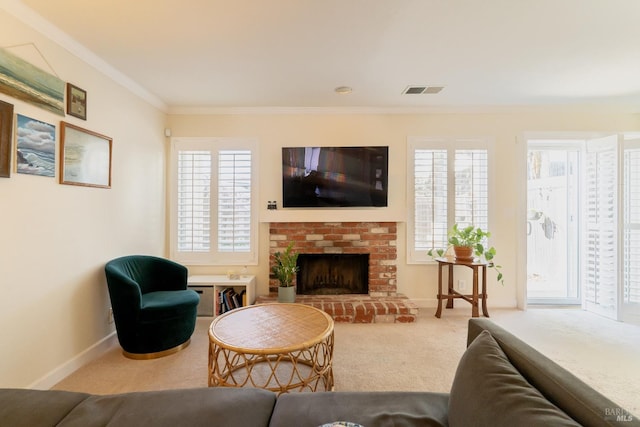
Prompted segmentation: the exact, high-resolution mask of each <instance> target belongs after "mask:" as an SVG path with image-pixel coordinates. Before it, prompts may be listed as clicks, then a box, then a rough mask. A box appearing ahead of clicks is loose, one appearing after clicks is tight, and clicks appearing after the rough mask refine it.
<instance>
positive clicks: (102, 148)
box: [60, 122, 113, 188]
mask: <svg viewBox="0 0 640 427" xmlns="http://www.w3.org/2000/svg"><path fill="white" fill-rule="evenodd" d="M60 133H61V138H60V139H61V144H60V184H69V185H83V186H86V187H101V188H111V144H112V142H113V140H112V139H111V138H110V137H108V136H104V135H100V134H99V133H96V132H92V131H90V130H87V129H82V128H81V127H78V126H74V125H72V124H70V123H66V122H60Z"/></svg>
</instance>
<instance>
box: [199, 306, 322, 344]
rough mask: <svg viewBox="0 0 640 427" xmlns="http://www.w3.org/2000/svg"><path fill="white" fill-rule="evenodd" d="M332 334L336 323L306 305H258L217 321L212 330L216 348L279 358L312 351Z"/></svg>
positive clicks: (217, 318)
mask: <svg viewBox="0 0 640 427" xmlns="http://www.w3.org/2000/svg"><path fill="white" fill-rule="evenodd" d="M332 331H333V319H332V318H331V316H329V315H328V314H327V313H325V312H324V311H322V310H319V309H317V308H314V307H311V306H308V305H303V304H283V303H273V304H259V305H252V306H247V307H241V308H236V309H234V310H232V311H229V312H227V313H225V314H223V315H220V316H218V317H216V318H215V319H214V320H213V322H212V323H211V327H210V329H209V336H210V338H211V339H212V340H213V341H215V342H216V344H218V345H220V346H222V347H225V348H228V349H231V350H241V351H243V352H250V353H254V354H278V353H283V352H290V351H295V350H299V349H302V348H308V347H311V346H313V345H315V344H317V343H319V342H320V341H322V340H324V339H325V338H326V337H327V336H328V335H329V334H331V333H332Z"/></svg>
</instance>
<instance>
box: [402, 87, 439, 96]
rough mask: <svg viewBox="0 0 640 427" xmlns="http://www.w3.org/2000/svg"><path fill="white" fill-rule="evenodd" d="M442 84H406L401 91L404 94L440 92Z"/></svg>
mask: <svg viewBox="0 0 640 427" xmlns="http://www.w3.org/2000/svg"><path fill="white" fill-rule="evenodd" d="M442 89H444V86H407V88H406V89H405V90H404V92H402V93H403V94H404V95H422V94H434V93H440V91H441V90H442Z"/></svg>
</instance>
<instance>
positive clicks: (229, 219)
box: [218, 150, 251, 252]
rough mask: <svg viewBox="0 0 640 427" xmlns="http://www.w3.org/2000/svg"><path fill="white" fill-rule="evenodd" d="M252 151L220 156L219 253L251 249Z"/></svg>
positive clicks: (221, 152) (232, 151)
mask: <svg viewBox="0 0 640 427" xmlns="http://www.w3.org/2000/svg"><path fill="white" fill-rule="evenodd" d="M250 242H251V151H249V150H222V151H220V152H219V153H218V251H220V252H249V251H250V249H251V246H250Z"/></svg>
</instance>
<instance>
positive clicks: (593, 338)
mask: <svg viewBox="0 0 640 427" xmlns="http://www.w3.org/2000/svg"><path fill="white" fill-rule="evenodd" d="M433 312H434V310H431V309H423V310H421V312H420V315H419V317H418V321H417V322H416V323H413V324H375V325H371V324H344V323H337V324H336V326H335V350H334V351H335V354H334V376H335V388H336V391H345V390H350V391H361V390H362V391H366V390H407V391H439V392H447V391H449V389H450V387H451V383H452V381H453V376H454V374H455V369H456V366H457V364H458V361H459V359H460V357H461V355H462V353H463V352H464V349H465V345H466V330H467V321H468V319H469V309H468V307H466V308H463V307H461V308H456V309H454V310H446V311H445V313H443V316H442V318H441V319H437V318H435V317H434V316H433ZM490 313H491V316H492V319H493V320H494V321H495V322H496V323H498V324H500V325H501V326H503V327H505V328H506V329H509V330H511V331H512V332H514V333H516V335H518V336H520V337H521V338H522V339H524V340H525V341H527V342H529V343H530V344H531V345H533V346H534V347H536V348H538V349H539V350H540V351H542V352H543V353H544V354H546V355H547V356H549V357H551V358H552V359H553V360H555V361H556V362H557V363H559V364H560V365H562V366H564V367H565V368H568V369H569V370H570V371H572V372H573V373H574V374H575V375H577V376H578V377H580V378H581V379H582V380H583V381H585V382H587V383H588V384H590V385H591V386H593V387H595V388H596V389H598V390H599V391H600V392H601V393H603V394H605V395H607V396H609V397H610V398H611V399H612V400H613V401H615V402H616V403H618V404H620V405H621V406H622V407H624V408H626V409H627V410H629V411H631V412H632V413H635V414H639V413H640V327H638V326H633V325H629V324H624V323H619V322H613V321H609V320H607V319H603V318H601V317H599V316H596V315H593V314H590V313H586V312H584V311H581V310H565V309H530V310H528V311H526V312H523V311H518V310H492V311H491V312H490ZM210 322H211V318H204V317H200V318H198V322H197V326H196V332H195V333H194V335H193V337H192V340H191V345H190V346H189V347H188V348H186V349H185V350H183V351H181V352H179V353H176V354H174V355H171V356H168V357H164V358H161V359H155V360H145V361H138V360H130V359H127V358H125V357H124V356H122V354H121V351H120V349H119V347H114V348H112V349H111V350H109V351H108V352H106V353H105V354H104V355H103V356H101V357H100V358H98V359H96V360H94V361H92V362H91V363H89V364H87V365H85V366H84V367H82V368H81V369H79V370H77V371H76V372H74V373H73V374H72V375H70V376H69V377H67V378H65V379H64V380H63V381H61V382H60V383H58V384H57V385H56V386H55V387H53V388H54V389H60V390H73V391H84V392H89V393H97V394H107V393H120V392H128V391H142V390H161V389H171V388H190V387H206V386H207V347H208V335H207V329H208V326H209V323H210Z"/></svg>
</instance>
